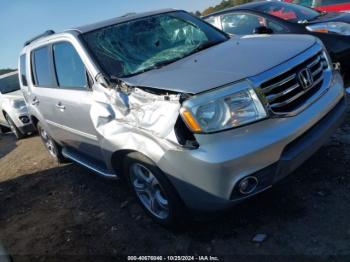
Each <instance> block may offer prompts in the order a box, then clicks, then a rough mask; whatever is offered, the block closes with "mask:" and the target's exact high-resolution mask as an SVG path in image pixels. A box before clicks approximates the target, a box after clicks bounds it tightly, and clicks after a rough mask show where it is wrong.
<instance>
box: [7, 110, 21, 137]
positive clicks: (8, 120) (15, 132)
mask: <svg viewBox="0 0 350 262" xmlns="http://www.w3.org/2000/svg"><path fill="white" fill-rule="evenodd" d="M5 117H6V120H7V123H8V124H9V126H10V129H11V131H12V133H14V135H15V136H16V138H17V139H22V138H23V137H24V136H25V134H22V132H21V131H20V130H19V129H18V128H17V126H16V124H15V123H14V122H13V121H12V119H11V117H9V116H8V115H6V116H5Z"/></svg>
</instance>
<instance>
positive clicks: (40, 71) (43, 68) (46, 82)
mask: <svg viewBox="0 0 350 262" xmlns="http://www.w3.org/2000/svg"><path fill="white" fill-rule="evenodd" d="M32 59H33V67H34V84H35V85H36V86H42V87H52V86H53V83H52V75H51V70H50V59H49V48H48V47H47V46H46V47H42V48H39V49H36V50H34V51H33V55H32Z"/></svg>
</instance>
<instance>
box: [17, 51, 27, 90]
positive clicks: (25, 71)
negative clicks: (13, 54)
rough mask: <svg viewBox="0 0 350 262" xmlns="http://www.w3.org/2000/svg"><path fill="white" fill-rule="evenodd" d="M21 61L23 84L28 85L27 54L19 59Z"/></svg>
mask: <svg viewBox="0 0 350 262" xmlns="http://www.w3.org/2000/svg"><path fill="white" fill-rule="evenodd" d="M19 63H20V66H19V68H20V73H21V81H22V85H24V86H26V85H27V70H26V56H25V55H22V56H21V58H20V59H19Z"/></svg>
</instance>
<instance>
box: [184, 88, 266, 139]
mask: <svg viewBox="0 0 350 262" xmlns="http://www.w3.org/2000/svg"><path fill="white" fill-rule="evenodd" d="M181 116H182V118H183V119H184V121H185V123H186V125H187V126H188V128H190V129H191V131H192V132H195V133H211V132H217V131H222V130H225V129H230V128H233V127H239V126H242V125H245V124H249V123H252V122H255V121H258V120H260V119H263V118H266V117H267V113H266V110H265V108H264V106H263V105H262V103H261V101H260V99H259V98H258V96H257V94H256V93H255V91H254V89H253V88H252V87H251V86H250V84H249V83H248V82H247V81H242V82H239V83H236V84H233V85H229V86H227V87H224V88H220V89H217V90H215V91H212V92H208V93H205V94H202V95H198V96H194V97H192V98H191V99H189V100H187V101H185V102H184V103H183V107H182V108H181Z"/></svg>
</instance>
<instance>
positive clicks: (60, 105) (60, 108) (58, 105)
mask: <svg viewBox="0 0 350 262" xmlns="http://www.w3.org/2000/svg"><path fill="white" fill-rule="evenodd" d="M56 107H57V108H58V109H59V110H62V111H63V110H65V109H66V107H65V106H64V105H62V103H61V102H58V104H56Z"/></svg>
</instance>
